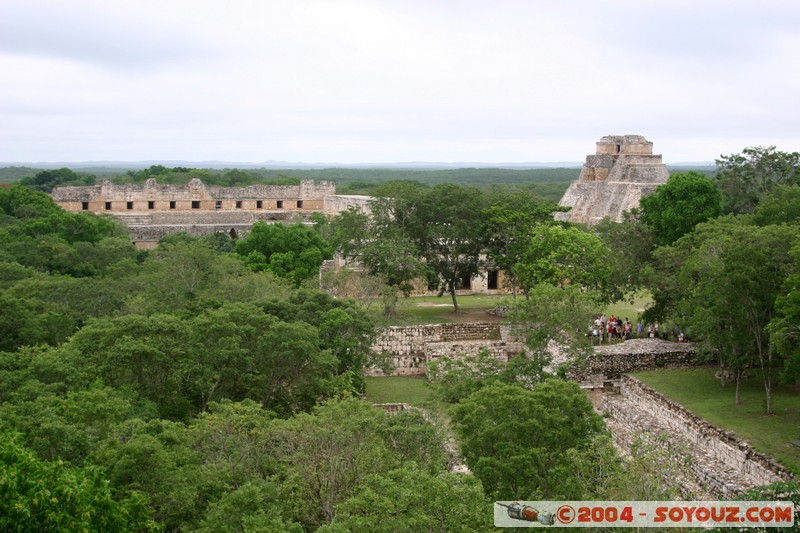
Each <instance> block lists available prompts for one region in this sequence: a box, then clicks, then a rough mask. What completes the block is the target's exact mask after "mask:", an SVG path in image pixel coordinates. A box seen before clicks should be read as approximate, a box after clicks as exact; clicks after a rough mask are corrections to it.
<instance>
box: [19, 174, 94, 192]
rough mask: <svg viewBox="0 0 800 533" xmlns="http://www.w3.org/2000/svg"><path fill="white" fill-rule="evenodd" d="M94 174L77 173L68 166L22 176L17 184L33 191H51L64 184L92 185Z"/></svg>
mask: <svg viewBox="0 0 800 533" xmlns="http://www.w3.org/2000/svg"><path fill="white" fill-rule="evenodd" d="M95 180H96V178H95V176H94V175H92V174H77V173H75V172H73V171H72V170H70V169H68V168H59V169H53V170H42V171H41V172H37V173H36V175H35V176H33V177H27V178H22V179H21V180H19V184H20V185H22V186H24V187H29V188H31V189H33V190H35V191H41V192H47V193H49V192H52V190H53V189H54V188H56V187H62V186H65V185H94V184H95Z"/></svg>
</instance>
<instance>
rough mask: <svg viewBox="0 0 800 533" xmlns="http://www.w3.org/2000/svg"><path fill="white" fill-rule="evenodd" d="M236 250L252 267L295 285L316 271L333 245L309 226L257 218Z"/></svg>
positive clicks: (326, 257) (237, 243)
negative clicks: (270, 222)
mask: <svg viewBox="0 0 800 533" xmlns="http://www.w3.org/2000/svg"><path fill="white" fill-rule="evenodd" d="M236 253H237V254H239V255H240V256H242V257H243V258H244V259H245V264H247V265H248V266H249V267H250V268H251V269H253V270H255V271H260V270H269V271H270V272H272V273H274V274H275V275H277V276H279V277H282V278H286V279H289V280H291V281H292V282H293V283H294V284H295V286H299V285H300V283H301V282H303V281H304V280H307V279H309V278H313V277H315V276H317V275H318V274H319V267H320V265H321V264H322V261H323V260H325V259H330V258H331V257H332V256H333V249H332V248H331V246H330V245H329V244H328V243H327V242H326V241H325V240H323V238H322V237H321V236H320V235H319V233H317V232H316V231H315V230H314V229H313V228H309V227H307V226H304V225H302V224H294V225H292V226H284V225H283V224H280V223H276V224H267V223H265V222H257V223H256V224H255V225H254V226H253V228H252V229H251V230H250V233H249V234H248V235H247V237H246V238H244V239H241V240H239V241H237V242H236Z"/></svg>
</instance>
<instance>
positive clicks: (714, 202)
mask: <svg viewBox="0 0 800 533" xmlns="http://www.w3.org/2000/svg"><path fill="white" fill-rule="evenodd" d="M639 203H640V206H641V214H640V220H641V222H642V223H644V224H645V225H646V226H648V227H649V228H650V230H651V231H652V234H653V237H654V239H655V242H656V244H658V245H661V246H663V245H667V244H672V243H673V242H675V241H676V240H678V239H679V238H680V237H682V236H683V235H686V234H687V233H689V232H690V231H692V230H693V229H694V227H695V226H696V225H697V224H699V223H700V222H705V221H706V220H711V219H712V218H716V217H718V216H719V215H721V214H722V195H721V194H720V192H719V191H718V190H717V187H716V185H715V184H714V182H713V181H711V180H710V179H708V178H707V177H706V176H704V175H703V174H700V173H699V172H694V171H689V172H684V173H679V174H672V175H671V176H670V177H669V180H668V181H667V183H665V184H664V185H661V186H659V187H657V188H656V190H655V191H653V192H652V193H651V194H648V195H647V196H645V197H644V198H642V199H641V201H640V202H639Z"/></svg>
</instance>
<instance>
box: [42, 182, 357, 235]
mask: <svg viewBox="0 0 800 533" xmlns="http://www.w3.org/2000/svg"><path fill="white" fill-rule="evenodd" d="M52 197H53V200H54V201H55V202H56V203H57V204H58V205H60V206H61V207H63V208H64V209H65V210H67V211H74V212H77V211H88V212H92V213H100V214H102V213H104V214H108V215H112V216H114V217H115V218H117V219H118V220H120V221H121V222H123V223H124V224H125V225H126V226H127V227H128V228H129V229H130V231H131V236H132V238H133V241H134V243H135V244H136V246H137V247H138V248H140V249H150V248H155V247H156V245H157V244H158V240H159V239H160V238H161V237H163V236H165V235H169V234H172V233H178V232H181V231H185V232H187V233H190V234H192V235H208V234H211V233H218V232H225V233H228V234H229V235H231V236H232V237H240V236H244V235H246V234H247V233H248V232H249V231H250V228H252V226H253V224H255V223H256V222H259V221H265V222H288V223H291V222H303V221H305V220H307V219H308V216H309V215H310V214H311V213H324V214H326V215H329V216H333V215H335V214H336V213H339V212H341V211H344V210H347V209H348V208H349V207H351V206H356V207H358V208H361V209H366V208H367V204H368V202H369V197H367V196H343V195H337V194H336V184H335V183H334V182H332V181H320V182H319V183H316V182H314V180H302V181H301V182H300V185H250V186H247V187H214V186H208V185H205V184H204V183H203V182H202V181H200V180H198V179H193V180H191V181H190V182H189V183H188V184H186V185H159V184H158V183H157V182H156V180H155V179H153V178H151V179H148V180H147V181H146V182H145V183H144V184H123V185H119V184H115V183H112V182H111V181H109V180H104V181H102V182H101V183H100V184H99V185H93V186H83V187H58V188H56V189H54V190H53V192H52Z"/></svg>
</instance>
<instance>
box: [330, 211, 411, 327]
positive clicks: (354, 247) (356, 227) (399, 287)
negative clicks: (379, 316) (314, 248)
mask: <svg viewBox="0 0 800 533" xmlns="http://www.w3.org/2000/svg"><path fill="white" fill-rule="evenodd" d="M396 202H397V200H395V199H389V198H378V199H375V200H373V201H372V202H371V204H370V214H369V215H367V214H365V213H362V212H361V211H358V210H355V209H350V210H348V211H345V212H344V213H340V214H339V215H338V216H337V217H336V218H335V219H334V220H333V222H332V227H333V230H332V237H331V240H332V242H333V244H334V246H335V247H336V249H337V250H338V251H339V253H341V254H342V256H343V257H344V258H345V259H346V260H350V261H355V262H357V263H358V264H360V265H363V266H364V267H365V268H366V270H367V272H369V273H370V274H371V275H373V276H379V277H380V278H381V279H382V280H383V281H384V283H385V286H384V287H383V288H382V290H381V292H382V294H383V296H384V302H385V306H384V315H386V316H387V317H391V316H393V315H394V314H395V309H396V304H397V293H398V291H399V292H402V293H403V294H406V295H408V294H409V292H410V291H411V290H412V288H413V286H412V282H413V281H414V280H415V279H416V278H418V277H420V276H422V275H424V274H425V264H424V262H423V261H422V260H421V258H420V251H419V249H418V248H417V247H416V245H415V244H414V243H413V242H412V241H411V239H410V237H409V236H408V234H407V233H406V231H405V229H404V228H403V227H402V226H400V225H399V224H397V223H396V221H395V215H394V213H395V208H396V206H397V205H396Z"/></svg>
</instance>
